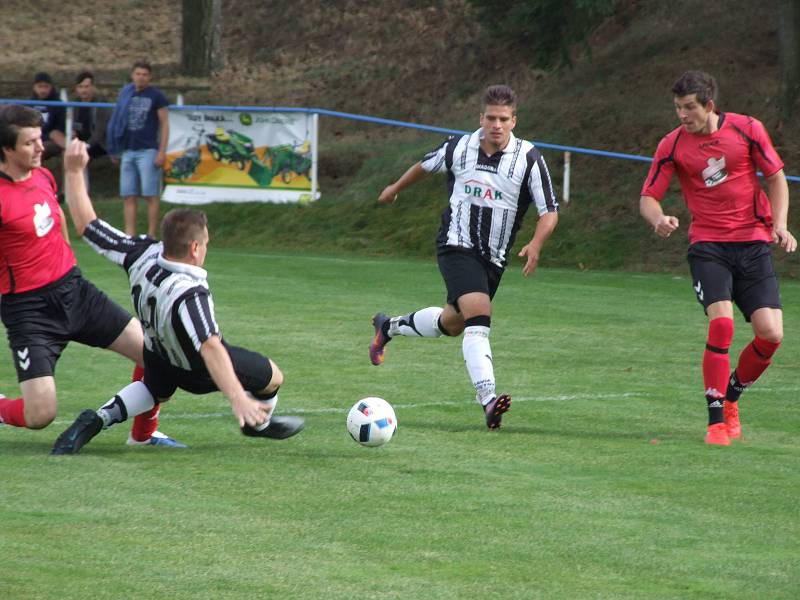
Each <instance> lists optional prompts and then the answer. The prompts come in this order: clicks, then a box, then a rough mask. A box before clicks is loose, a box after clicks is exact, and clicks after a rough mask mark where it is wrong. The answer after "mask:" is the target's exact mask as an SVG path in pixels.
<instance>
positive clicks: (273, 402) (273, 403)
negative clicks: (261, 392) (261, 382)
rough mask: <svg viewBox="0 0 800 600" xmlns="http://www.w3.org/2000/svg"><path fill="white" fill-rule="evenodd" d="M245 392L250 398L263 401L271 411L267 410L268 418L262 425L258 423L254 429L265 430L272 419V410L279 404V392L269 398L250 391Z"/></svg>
mask: <svg viewBox="0 0 800 600" xmlns="http://www.w3.org/2000/svg"><path fill="white" fill-rule="evenodd" d="M245 394H247V395H248V396H249V397H250V398H252V399H253V400H255V401H256V402H261V404H263V405H264V406H266V407H267V408H268V409H269V411H268V412H267V420H266V421H264V422H263V423H262V424H261V425H258V426H257V427H254V429H255V430H256V431H263V430H264V429H266V428H267V426H268V425H269V422H270V420H271V419H272V412H273V411H274V410H275V406H277V404H278V394H277V392H276V393H275V395H274V396H272V398H267V399H266V400H262V399H261V398H257V397H256V396H255V395H254V394H252V393H250V392H245Z"/></svg>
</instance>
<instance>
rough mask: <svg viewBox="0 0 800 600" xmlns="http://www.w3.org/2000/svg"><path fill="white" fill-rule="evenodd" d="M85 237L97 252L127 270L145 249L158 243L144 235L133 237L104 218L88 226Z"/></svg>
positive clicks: (84, 233)
mask: <svg viewBox="0 0 800 600" xmlns="http://www.w3.org/2000/svg"><path fill="white" fill-rule="evenodd" d="M83 239H84V240H85V241H86V243H88V244H89V245H90V246H91V247H92V248H93V249H94V251H95V252H97V253H98V254H102V255H103V256H105V257H106V258H107V259H108V260H110V261H111V262H114V263H116V264H118V265H119V266H121V267H122V268H124V269H125V271H128V270H129V269H130V268H131V266H132V265H133V263H135V262H136V260H137V259H138V258H139V257H140V256H141V255H142V254H144V251H145V250H147V249H148V248H149V247H150V246H152V245H153V244H157V243H158V242H156V240H154V239H153V238H151V237H147V236H144V235H140V236H138V237H131V236H129V235H128V234H127V233H123V232H122V231H120V230H119V229H116V228H114V227H112V226H111V225H109V224H108V223H106V222H105V221H103V220H102V219H95V220H94V221H92V222H91V223H89V224H88V225H87V226H86V229H84V231H83Z"/></svg>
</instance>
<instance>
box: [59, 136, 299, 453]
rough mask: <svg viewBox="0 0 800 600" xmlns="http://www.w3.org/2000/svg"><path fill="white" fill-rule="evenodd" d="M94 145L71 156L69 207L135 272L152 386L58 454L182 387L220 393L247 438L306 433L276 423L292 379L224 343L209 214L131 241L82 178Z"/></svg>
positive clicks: (77, 145) (89, 418)
mask: <svg viewBox="0 0 800 600" xmlns="http://www.w3.org/2000/svg"><path fill="white" fill-rule="evenodd" d="M88 160H89V157H88V154H87V152H86V144H84V143H83V142H81V141H75V142H73V143H71V144H70V145H69V147H68V149H67V152H66V154H65V159H64V164H65V170H66V173H67V202H68V204H69V209H70V214H71V215H72V220H73V221H74V223H75V228H76V230H77V231H78V234H79V235H81V236H83V238H84V239H85V240H86V241H87V242H88V243H89V245H90V246H92V247H93V248H94V249H95V250H96V251H97V252H98V253H100V254H102V255H104V256H105V257H106V258H108V259H109V260H111V261H112V262H115V263H116V264H118V265H120V266H121V267H122V268H124V269H125V271H126V272H127V274H128V277H129V279H130V284H131V296H132V297H133V306H134V309H135V310H136V312H137V314H138V315H139V320H140V321H141V323H142V327H143V329H144V366H145V371H144V381H143V382H139V381H137V382H134V383H132V384H130V385H128V386H127V387H125V388H124V389H122V390H120V391H119V393H117V394H116V395H115V396H114V397H113V398H112V399H111V400H109V401H108V402H107V403H106V404H105V405H104V406H103V407H101V408H100V409H99V410H98V411H93V410H85V411H83V412H82V413H81V414H80V415H79V416H78V418H77V419H76V421H75V422H74V423H73V424H72V425H71V426H70V427H69V428H67V430H66V431H64V432H63V433H62V434H61V435H60V436H59V438H58V440H56V443H55V445H54V446H53V450H52V454H74V453H76V452H78V451H79V450H80V449H81V447H82V446H83V445H85V444H86V443H87V442H88V441H89V440H90V439H92V437H94V436H95V435H97V434H98V433H99V432H100V430H101V429H102V428H104V427H110V426H111V425H114V424H115V423H120V422H122V421H124V420H126V419H127V418H128V417H129V416H133V415H136V414H139V413H141V412H144V411H146V410H149V409H150V408H152V406H153V405H154V403H156V402H163V401H165V400H168V399H169V398H170V397H171V396H172V395H173V394H174V393H175V391H176V390H177V389H178V388H181V389H183V390H186V391H188V392H191V393H194V394H207V393H210V392H214V391H221V392H222V393H223V394H224V395H225V397H226V398H227V399H228V401H229V402H230V404H231V408H232V410H233V414H234V416H235V417H236V419H237V421H238V423H239V426H240V428H241V431H242V433H243V434H244V435H248V436H252V437H268V438H275V439H283V438H287V437H290V436H293V435H295V434H296V433H298V432H299V431H300V430H301V429H302V428H303V425H304V423H303V420H302V419H300V418H298V417H279V416H272V412H273V410H274V408H275V404H276V403H277V400H278V388H279V387H280V386H281V384H282V383H283V374H282V373H281V371H280V370H279V369H278V366H277V365H276V364H275V363H274V362H272V361H271V360H270V359H269V358H267V357H265V356H262V355H261V354H259V353H257V352H252V351H250V350H247V349H245V348H240V347H238V346H232V345H229V344H228V343H227V342H226V341H224V340H223V338H222V334H221V333H220V329H219V326H218V325H217V322H216V318H215V316H214V302H213V299H212V296H211V292H210V290H209V287H208V282H207V281H206V271H205V270H204V269H203V268H202V267H203V264H204V263H205V258H206V251H207V246H208V228H207V225H206V216H205V214H204V213H202V212H200V211H196V210H192V209H174V210H171V211H170V212H168V213H167V214H166V215H165V216H164V219H163V221H162V226H161V229H162V237H163V242H158V241H156V240H154V239H152V238H150V237H147V236H139V237H135V238H134V237H131V236H129V235H127V234H125V233H123V232H121V231H119V230H117V229H115V228H114V227H111V226H110V225H109V224H108V223H105V222H104V221H103V220H101V219H98V218H97V215H96V214H95V212H94V208H93V207H92V203H91V200H90V199H89V196H88V194H87V192H86V185H85V181H84V178H83V176H82V173H83V169H84V168H85V167H86V164H87V163H88Z"/></svg>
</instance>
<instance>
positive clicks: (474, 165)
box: [369, 85, 558, 429]
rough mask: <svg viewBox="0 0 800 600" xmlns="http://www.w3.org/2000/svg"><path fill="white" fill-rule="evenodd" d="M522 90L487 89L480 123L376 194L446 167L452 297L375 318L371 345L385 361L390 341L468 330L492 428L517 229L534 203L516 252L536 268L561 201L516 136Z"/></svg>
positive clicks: (446, 267) (444, 267)
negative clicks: (498, 320)
mask: <svg viewBox="0 0 800 600" xmlns="http://www.w3.org/2000/svg"><path fill="white" fill-rule="evenodd" d="M516 105H517V100H516V95H515V93H514V91H513V90H512V89H511V88H510V87H508V86H506V85H493V86H491V87H489V88H488V89H487V90H486V92H485V94H484V97H483V103H482V110H481V113H480V125H481V126H480V129H478V130H477V131H475V132H474V133H471V134H469V135H463V136H460V137H451V138H450V139H448V140H447V141H445V142H444V143H443V144H442V145H441V146H440V147H439V148H437V149H436V150H434V151H433V152H430V153H428V154H426V155H425V157H424V158H423V159H422V160H421V161H420V162H418V163H416V164H414V165H413V166H412V167H411V168H410V169H408V171H406V172H405V173H404V174H403V176H402V177H400V179H398V180H397V181H395V182H394V183H392V184H391V185H388V186H387V187H386V188H385V189H384V190H383V191H382V192H381V194H380V196H379V198H378V200H379V201H380V202H382V203H385V204H391V203H393V202H394V201H395V200H396V199H397V195H398V194H399V192H400V191H401V190H403V189H405V188H406V187H408V186H409V185H411V184H413V183H414V182H416V181H419V180H420V179H422V178H423V177H424V176H426V175H428V174H429V173H447V189H448V195H449V206H448V207H447V208H446V209H445V211H444V213H443V215H442V225H441V228H440V230H439V236H438V239H437V246H438V262H439V270H440V271H441V273H442V277H443V279H444V282H445V285H446V287H447V304H446V305H445V307H444V308H442V307H438V306H434V307H428V308H423V309H419V310H416V311H413V312H410V313H406V314H401V315H399V316H395V317H392V318H390V317H389V316H387V315H385V314H382V313H379V314H377V315H375V316H374V317H373V327H374V330H375V332H374V337H373V340H372V343H371V344H370V346H369V355H370V360H371V361H372V364H374V365H380V364H381V363H383V360H384V356H385V348H386V344H388V343H389V341H391V340H392V339H393V338H395V337H398V336H408V337H428V338H435V337H440V336H441V335H447V336H458V335H460V334H462V333H463V334H464V337H463V339H462V345H461V347H462V351H463V355H464V361H465V362H466V366H467V372H468V373H469V377H470V380H471V382H472V384H473V386H474V388H475V393H476V400H477V401H478V403H479V404H480V406H481V407H482V410H483V414H484V418H485V421H486V425H487V427H489V428H490V429H496V428H498V427H500V423H501V419H502V416H503V414H504V413H505V412H506V411H507V410H508V409H509V406H510V405H511V397H510V396H509V395H506V394H497V392H496V383H495V376H494V365H493V360H492V349H491V345H490V344H489V332H490V329H491V319H492V299H493V298H494V295H495V292H496V291H497V288H498V285H499V284H500V278H501V277H502V275H503V271H504V270H505V267H506V265H507V263H508V256H509V253H510V252H511V248H512V246H513V244H514V240H515V238H516V235H517V231H518V230H519V227H520V225H521V223H522V219H523V217H524V216H525V213H526V212H527V211H528V208H529V207H530V206H531V205H533V206H534V207H535V210H536V212H537V213H538V215H539V220H538V222H537V224H536V231H535V233H534V235H533V239H531V241H530V242H528V243H527V244H526V245H525V246H523V248H522V250H521V251H520V252H519V256H521V257H523V258H524V259H525V265H524V266H523V268H522V272H523V274H524V275H525V276H528V275H531V274H532V273H533V272H534V271H535V270H536V267H537V265H538V262H539V255H540V252H541V250H542V246H543V245H544V243H545V241H546V240H547V239H548V238H549V237H550V234H551V233H552V232H553V229H555V226H556V223H557V222H558V202H557V201H556V197H555V194H554V192H553V185H552V182H551V180H550V174H549V172H548V170H547V166H546V165H545V161H544V157H543V156H542V155H541V153H540V152H539V150H538V149H537V148H536V147H535V146H534V145H533V144H531V143H530V142H527V141H524V140H522V139H519V138H516V137H514V134H513V133H512V131H513V129H514V126H515V125H516V123H517V116H516Z"/></svg>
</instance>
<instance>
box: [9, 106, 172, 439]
mask: <svg viewBox="0 0 800 600" xmlns="http://www.w3.org/2000/svg"><path fill="white" fill-rule="evenodd" d="M41 126H42V117H41V115H40V114H39V112H38V111H35V110H33V109H31V108H27V107H24V106H15V105H12V106H7V107H4V108H2V110H0V295H2V302H0V317H2V321H3V325H4V326H5V328H6V334H7V336H8V342H9V346H10V347H11V354H12V357H13V360H14V365H15V367H16V369H17V378H18V380H19V382H20V388H21V391H22V397H20V398H15V399H10V398H4V397H0V423H5V424H7V425H14V426H17V427H27V428H29V429H42V428H44V427H47V425H49V424H50V423H51V422H52V421H53V419H54V418H55V415H56V385H55V379H54V377H53V373H54V370H55V365H56V362H57V361H58V358H59V357H60V355H61V352H62V351H63V349H64V348H65V347H66V345H67V343H68V342H69V341H72V340H74V341H78V342H81V343H83V344H87V345H89V346H98V347H101V348H108V349H109V350H113V351H115V352H117V353H119V354H122V355H123V356H127V357H128V358H130V359H131V360H132V361H134V362H135V363H136V364H137V365H141V364H142V348H143V335H142V328H141V325H140V323H139V322H138V321H137V320H136V319H134V318H132V317H131V315H130V314H129V313H128V312H127V311H125V310H124V309H123V308H121V307H120V306H118V305H117V304H115V303H114V302H112V301H111V300H110V299H109V298H108V297H107V296H106V295H105V294H103V293H102V292H101V291H100V290H98V289H97V288H96V287H95V286H93V285H92V284H91V283H90V282H89V281H88V280H86V279H84V278H83V276H82V275H81V272H80V270H79V269H78V267H77V262H76V260H75V255H74V254H73V252H72V248H71V247H70V245H69V242H68V235H67V228H66V218H65V217H64V213H63V211H62V210H61V208H60V207H59V205H58V201H57V199H56V191H57V189H56V182H55V180H54V179H53V176H52V174H51V173H50V172H49V171H48V170H47V169H44V168H42V167H41V159H42V152H43V150H44V148H43V145H42V130H41ZM156 414H157V413H155V412H153V413H151V414H145V415H142V419H141V422H140V423H139V424H138V431H137V424H136V423H134V431H133V433H132V437H133V439H134V440H135V441H139V442H146V441H147V440H146V439H145V440H143V439H141V435H138V436H137V433H138V434H140V433H141V432H142V431H143V430H146V431H147V433H148V436H149V438H150V439H151V440H152V439H155V440H159V441H157V442H151V443H155V444H160V445H180V444H179V443H177V442H174V440H170V441H171V442H173V443H172V444H170V443H165V442H164V440H168V439H170V438H167V437H166V436H163V434H156V432H155V429H156V423H157V420H156V419H155V417H156ZM137 437H138V438H139V439H138V440H137V439H136V438H137Z"/></svg>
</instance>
